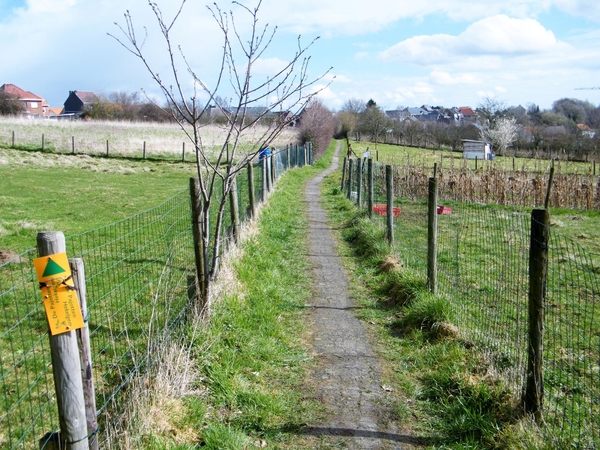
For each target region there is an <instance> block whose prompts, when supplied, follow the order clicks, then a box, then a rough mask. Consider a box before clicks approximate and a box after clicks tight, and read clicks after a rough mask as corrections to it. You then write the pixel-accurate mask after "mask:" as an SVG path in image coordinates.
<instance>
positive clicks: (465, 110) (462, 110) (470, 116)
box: [458, 106, 477, 122]
mask: <svg viewBox="0 0 600 450" xmlns="http://www.w3.org/2000/svg"><path fill="white" fill-rule="evenodd" d="M458 113H459V115H460V117H461V119H462V120H464V121H466V122H476V121H477V113H476V112H475V111H473V110H472V109H471V108H469V107H468V106H460V107H459V108H458Z"/></svg>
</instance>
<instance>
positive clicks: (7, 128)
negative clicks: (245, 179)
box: [0, 118, 297, 156]
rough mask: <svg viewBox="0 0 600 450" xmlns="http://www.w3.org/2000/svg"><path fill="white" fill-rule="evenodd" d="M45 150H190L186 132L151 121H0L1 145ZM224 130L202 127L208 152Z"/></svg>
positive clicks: (254, 132)
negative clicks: (107, 147) (42, 147)
mask: <svg viewBox="0 0 600 450" xmlns="http://www.w3.org/2000/svg"><path fill="white" fill-rule="evenodd" d="M266 130H267V128H266V127H265V126H257V127H254V128H253V129H251V130H248V132H246V133H245V134H244V136H243V137H242V140H241V143H240V151H241V152H244V151H250V150H251V149H252V146H253V144H254V143H255V142H256V141H257V139H259V138H260V136H261V135H262V134H263V133H264V132H265V131H266ZM13 133H14V144H15V146H22V147H23V146H30V147H35V148H41V146H42V136H43V140H44V147H45V148H46V149H52V150H53V151H55V152H62V153H71V152H73V148H74V149H75V153H79V154H105V153H106V146H107V141H108V143H109V152H110V154H119V155H125V156H137V155H141V154H142V151H143V148H144V143H145V144H146V155H147V156H151V155H163V154H172V155H181V153H182V151H183V144H184V143H185V145H186V153H189V152H190V151H191V147H190V143H189V141H188V139H187V137H186V136H185V133H184V132H183V131H182V129H181V128H180V127H179V125H177V124H165V123H152V122H108V121H79V120H77V121H56V120H29V119H17V118H0V146H4V147H8V146H11V145H12V143H13ZM225 133H226V129H225V128H224V127H221V126H218V125H207V126H205V127H203V128H202V131H201V136H202V142H203V144H204V146H205V147H206V148H207V149H208V150H211V149H213V148H216V147H220V146H221V145H222V144H223V142H224V137H225ZM296 134H297V132H296V130H295V129H294V128H285V129H284V130H283V132H282V133H281V134H280V135H279V137H278V138H277V139H276V140H275V141H274V142H273V143H272V145H273V146H277V147H279V146H283V145H286V144H289V143H290V142H293V141H295V140H296Z"/></svg>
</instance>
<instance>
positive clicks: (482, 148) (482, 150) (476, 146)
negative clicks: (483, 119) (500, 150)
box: [462, 139, 494, 159]
mask: <svg viewBox="0 0 600 450" xmlns="http://www.w3.org/2000/svg"><path fill="white" fill-rule="evenodd" d="M462 142H463V156H464V158H465V159H494V155H493V154H492V150H491V149H490V144H486V143H485V142H483V141H474V140H471V139H463V141H462Z"/></svg>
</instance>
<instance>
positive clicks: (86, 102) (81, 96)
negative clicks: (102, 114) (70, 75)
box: [63, 91, 99, 115]
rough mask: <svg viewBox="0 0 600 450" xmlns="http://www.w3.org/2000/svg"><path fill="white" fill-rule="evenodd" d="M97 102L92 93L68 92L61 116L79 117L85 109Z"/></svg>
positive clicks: (95, 96)
mask: <svg viewBox="0 0 600 450" xmlns="http://www.w3.org/2000/svg"><path fill="white" fill-rule="evenodd" d="M98 100H99V99H98V96H97V95H96V94H94V93H93V92H85V91H69V97H68V98H67V99H66V100H65V103H64V108H63V114H75V115H81V113H83V111H84V110H85V108H86V107H90V106H91V105H92V103H94V102H97V101H98Z"/></svg>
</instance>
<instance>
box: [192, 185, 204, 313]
mask: <svg viewBox="0 0 600 450" xmlns="http://www.w3.org/2000/svg"><path fill="white" fill-rule="evenodd" d="M190 196H191V197H192V199H191V200H192V234H193V238H194V256H195V260H196V279H197V286H198V289H197V294H198V299H200V301H201V302H203V301H205V300H206V286H207V282H208V280H207V278H208V277H207V275H206V260H205V253H206V252H205V249H204V240H203V239H202V219H203V218H202V196H201V193H200V180H199V179H198V178H190Z"/></svg>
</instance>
